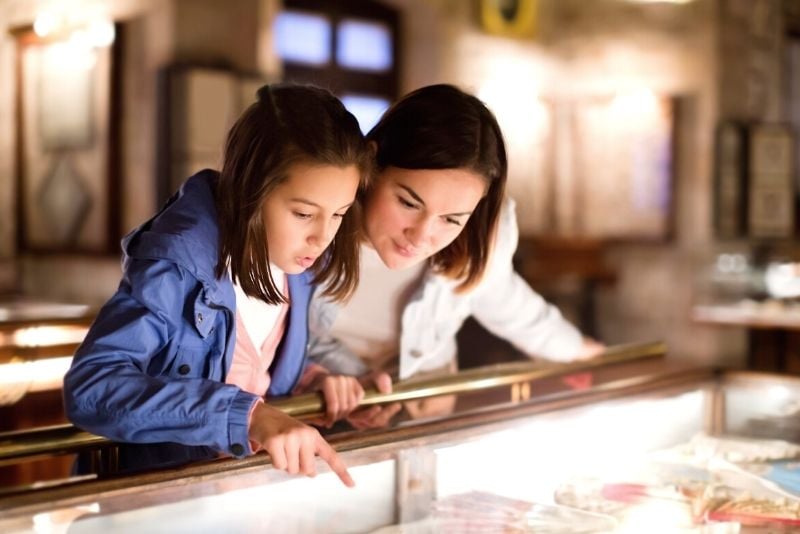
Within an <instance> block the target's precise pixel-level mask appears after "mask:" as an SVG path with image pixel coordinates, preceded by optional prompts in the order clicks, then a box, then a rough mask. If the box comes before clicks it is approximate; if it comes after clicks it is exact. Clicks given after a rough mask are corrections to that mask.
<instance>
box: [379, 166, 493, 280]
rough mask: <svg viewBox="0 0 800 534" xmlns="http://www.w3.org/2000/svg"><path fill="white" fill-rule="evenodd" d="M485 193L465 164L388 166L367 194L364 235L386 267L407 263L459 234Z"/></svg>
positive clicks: (402, 266) (480, 181) (480, 180)
mask: <svg viewBox="0 0 800 534" xmlns="http://www.w3.org/2000/svg"><path fill="white" fill-rule="evenodd" d="M485 192H486V182H485V181H484V179H483V178H482V177H481V176H480V175H478V174H475V173H473V172H472V171H468V170H465V169H437V170H427V169H423V170H409V169H401V168H398V167H388V168H387V169H386V170H384V171H383V172H382V173H381V174H380V176H379V177H378V180H377V183H376V184H375V185H374V187H373V188H372V189H371V191H370V193H369V196H368V197H367V201H366V206H365V211H364V229H365V231H366V233H367V238H368V239H369V241H370V243H371V244H372V246H373V247H374V248H375V250H376V251H377V252H378V255H379V256H380V257H381V260H383V263H385V264H386V266H387V267H389V268H390V269H405V268H408V267H412V266H414V265H417V264H419V263H420V262H421V261H423V260H425V259H427V258H429V257H431V256H433V255H434V254H436V253H437V252H439V251H440V250H442V249H443V248H445V247H446V246H447V245H449V244H450V243H452V242H453V240H454V239H455V238H456V237H458V234H459V233H460V232H461V230H463V229H464V226H465V225H466V224H467V221H468V220H469V217H470V215H471V214H472V212H473V211H474V210H475V207H476V206H477V205H478V202H479V201H480V200H481V198H482V197H483V195H484V194H485Z"/></svg>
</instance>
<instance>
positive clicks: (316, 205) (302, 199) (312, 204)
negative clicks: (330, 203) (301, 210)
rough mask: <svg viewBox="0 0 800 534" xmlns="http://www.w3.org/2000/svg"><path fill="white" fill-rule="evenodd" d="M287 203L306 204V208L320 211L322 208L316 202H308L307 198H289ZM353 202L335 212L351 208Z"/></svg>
mask: <svg viewBox="0 0 800 534" xmlns="http://www.w3.org/2000/svg"><path fill="white" fill-rule="evenodd" d="M289 202H298V203H300V204H306V205H308V206H313V207H315V208H319V209H322V206H320V205H319V204H317V203H316V202H313V201H311V200H308V199H307V198H290V199H289ZM354 202H355V200H353V202H348V203H347V204H345V205H344V206H342V207H341V208H339V209H337V210H336V211H339V210H343V209H346V208H349V207H350V206H352V205H353V203H354Z"/></svg>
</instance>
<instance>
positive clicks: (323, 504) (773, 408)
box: [0, 364, 800, 533]
mask: <svg viewBox="0 0 800 534" xmlns="http://www.w3.org/2000/svg"><path fill="white" fill-rule="evenodd" d="M623 374H624V373H623ZM533 389H534V390H537V391H538V388H537V384H533ZM544 390H546V388H544ZM544 390H543V391H544ZM494 400H495V401H496V400H502V399H498V398H497V395H495V399H494ZM463 405H469V406H471V407H470V408H469V409H466V410H463V411H461V412H458V413H454V414H451V415H449V416H447V417H440V418H435V419H428V420H420V421H405V422H401V423H398V424H396V425H394V426H393V427H391V428H387V429H381V430H372V431H366V432H353V431H350V432H340V433H336V434H333V435H330V436H329V439H330V441H331V443H332V444H334V446H335V447H336V449H337V450H339V451H340V453H341V455H342V458H343V460H344V461H345V462H346V463H347V465H348V466H349V469H350V472H351V474H352V475H353V478H354V479H355V482H356V487H355V488H353V489H348V488H346V487H345V486H343V485H342V484H341V482H339V480H338V478H337V477H336V476H335V475H334V474H332V473H331V472H329V471H328V470H327V468H326V466H325V465H324V464H323V463H322V462H319V465H318V470H319V471H320V474H319V475H317V476H316V477H315V478H304V477H297V476H290V475H287V474H285V473H283V472H279V471H276V470H274V469H272V468H271V466H270V465H269V461H268V457H267V456H266V455H263V454H259V455H256V456H253V457H250V458H247V459H244V460H231V459H221V460H218V461H214V462H209V463H205V464H198V465H192V466H188V467H185V468H183V469H175V470H170V471H162V472H157V473H147V474H142V475H136V476H132V477H119V478H114V477H110V478H106V479H102V480H85V481H72V482H71V483H69V484H64V485H59V486H57V487H44V488H38V489H32V488H27V489H26V490H25V491H17V492H15V491H10V492H6V495H5V496H3V498H0V531H2V532H64V531H66V530H67V529H68V530H69V532H74V533H78V532H81V533H82V532H86V533H91V532H108V531H113V532H128V531H130V532H134V531H135V532H140V531H148V532H190V531H191V532H197V531H224V532H251V531H265V530H267V531H271V532H370V531H376V530H377V531H380V532H442V531H444V532H447V531H449V532H453V531H461V530H462V529H460V528H458V527H453V523H452V522H451V523H448V522H447V521H452V520H453V517H454V516H453V514H454V513H455V516H456V517H457V516H458V514H459V513H461V515H462V516H463V514H464V513H465V512H453V507H452V506H451V505H452V504H453V503H455V507H456V508H455V509H456V510H457V509H458V506H459V505H464V503H466V506H467V507H468V508H469V513H474V512H475V510H476V509H479V508H481V507H484V508H487V509H489V508H491V509H493V510H496V509H498V506H499V505H498V503H501V504H502V505H503V506H505V507H506V508H508V507H509V506H511V505H512V504H513V506H518V509H519V510H522V512H519V514H518V516H519V517H517V519H516V520H517V527H515V528H517V530H514V529H511V530H509V526H508V525H501V526H502V528H500V526H498V525H497V524H493V525H492V526H491V528H490V525H489V524H485V525H483V527H485V528H481V527H480V526H478V527H475V524H474V523H468V524H470V525H473V527H474V528H478V529H479V530H478V531H481V532H483V531H492V530H493V528H494V529H495V530H496V531H498V532H500V531H505V532H508V531H520V532H522V531H531V532H533V531H535V532H543V531H546V532H600V531H608V532H709V533H710V532H715V533H716V532H751V531H752V532H783V531H786V532H789V531H791V530H785V529H791V528H796V527H789V526H787V525H789V524H790V523H782V524H781V523H776V524H773V525H772V526H771V527H770V528H769V529H764V528H759V527H755V526H747V525H744V526H743V525H740V523H741V521H733V520H731V521H721V520H720V521H716V522H704V523H703V524H698V523H697V522H695V523H692V522H691V521H690V522H689V523H687V522H686V520H685V518H684V519H679V520H678V523H676V524H674V525H671V524H670V523H669V522H668V521H666V520H665V518H664V517H663V510H662V511H661V512H659V513H661V515H658V513H656V512H653V511H652V510H651V511H650V512H648V513H649V514H650V515H648V514H644V516H642V515H641V514H640V515H639V516H636V517H635V521H637V522H636V523H635V526H631V524H626V521H627V520H629V519H630V517H628V518H623V519H620V516H619V515H618V516H617V517H616V518H613V515H607V514H605V515H604V514H594V512H593V511H592V510H591V507H584V508H585V512H584V515H583V516H581V517H582V518H581V520H580V521H579V520H577V519H575V517H572V516H569V514H573V513H579V512H577V511H576V510H574V509H573V508H571V507H565V506H563V504H564V499H563V498H559V495H561V496H562V497H563V494H564V492H565V491H567V490H569V489H570V487H572V486H573V485H574V484H575V483H576V481H587V480H595V481H597V480H604V481H614V482H617V483H618V482H620V481H630V480H634V478H631V477H641V466H642V465H645V464H651V463H652V461H653V460H652V458H653V457H652V453H653V451H665V450H667V451H669V450H676V449H675V448H676V447H678V446H681V445H684V444H687V443H690V442H691V441H692V439H693V438H695V439H696V437H697V436H708V438H707V439H714V438H712V437H713V436H739V437H742V436H745V437H746V436H750V437H757V438H769V439H772V440H776V439H784V440H788V441H792V442H798V441H800V422H798V421H797V419H798V418H797V412H798V410H800V379H796V378H789V377H783V376H778V375H767V374H755V373H743V372H717V371H714V370H709V369H700V370H698V369H685V368H683V369H681V368H675V367H672V366H667V365H663V364H658V365H653V366H650V367H649V368H648V369H647V370H646V372H642V369H639V371H637V372H636V373H632V374H631V373H628V376H620V374H619V373H617V376H616V377H614V376H608V377H606V378H602V377H601V378H600V379H599V380H598V381H597V382H596V383H595V385H594V386H593V387H591V388H588V389H584V390H582V391H564V390H558V388H554V389H553V391H551V392H549V393H543V394H541V395H533V396H532V397H531V398H530V399H529V400H527V401H519V400H518V401H517V402H508V399H507V398H506V399H505V402H499V403H496V402H493V403H488V404H481V403H479V402H475V401H474V400H473V402H470V403H464V404H463ZM758 443H761V442H758ZM770 443H778V442H770ZM786 446H787V447H789V445H788V444H787V445H786ZM791 447H794V446H791ZM791 447H790V449H789V451H790V452H789V454H788V456H793V455H794V454H795V450H800V447H798V448H796V449H795V448H791ZM693 468H697V465H694V466H693ZM742 477H744V475H742ZM740 478H741V477H740ZM756 478H758V477H756ZM636 480H637V484H638V483H639V482H641V478H639V479H636ZM758 480H761V479H758ZM761 481H762V482H763V480H761ZM728 483H731V482H730V481H727V482H726V484H728ZM739 483H741V484H743V486H745V487H744V488H743V491H749V492H751V493H752V492H753V491H756V492H758V491H762V490H763V491H762V492H767V493H769V492H770V491H771V490H774V492H773V493H774V495H778V494H780V493H781V491H780V488H777V487H776V486H775V485H774V484H773V485H772V486H770V483H769V482H763V484H762V483H761V482H758V483H755V482H753V480H750V479H748V478H746V477H744V478H741V480H737V481H735V482H734V483H731V484H739ZM609 487H613V488H616V489H617V491H619V488H620V487H623V488H624V489H625V491H626V492H628V493H630V491H631V488H638V489H637V491H638V490H640V489H641V488H643V487H644V486H642V485H634V484H627V483H626V484H625V485H620V484H615V485H607V486H606V487H605V488H604V489H603V491H606V492H607V491H608V488H609ZM754 488H755V489H754ZM770 488H771V489H770ZM775 492H777V493H775ZM774 495H773V496H774ZM781 498H783V499H784V501H783V502H790V504H792V499H794V496H793V492H791V491H785V492H784V494H782V496H781ZM475 499H478V501H477V502H478V503H479V504H477V505H476V504H475V503H476V501H475ZM481 499H482V500H481ZM623 500H625V499H623ZM655 500H656V502H659V499H655ZM459 503H460V504H459ZM480 503H482V504H480ZM573 504H574V503H573ZM448 506H450V508H448ZM513 506H511V507H512V508H513ZM492 507H494V508H492ZM499 507H500V508H502V506H499ZM508 509H510V508H508ZM437 510H438V512H437ZM442 510H450V511H449V512H447V513H445V514H444V515H443V513H442ZM448 514H449V515H448ZM559 514H561V517H562V519H563V518H564V517H567V518H568V519H567V520H566V522H564V521H562V522H561V523H560V524H561V527H555V526H552V527H547V528H549V530H546V529H545V528H538V529H537V528H535V527H534V526H533V525H536V524H537V523H536V521H537V520H545V519H542V518H547V517H551V516H554V515H555V516H558V515H559ZM564 514H567V515H566V516H565V515H564ZM592 514H594V515H592ZM609 518H610V519H609ZM507 519H508V517H506V520H507ZM673 519H674V518H673ZM519 521H522V523H519ZM593 521H594V523H593ZM603 521H610V522H607V523H603ZM648 521H649V523H648ZM665 521H666V522H665ZM680 521H683V523H681V522H680ZM456 524H458V523H456ZM582 524H584V525H589V526H586V528H584V529H583V530H582V529H581V528H582V527H581V526H580V525H582ZM644 524H647V525H649V526H648V527H647V528H646V530H641V528H643V527H642V525H644ZM448 525H449V526H448ZM592 525H594V526H592ZM601 525H605V526H601ZM462 526H463V524H462ZM495 527H497V528H495ZM570 529H571V530H570ZM587 529H588V530H587ZM782 529H783V530H782Z"/></svg>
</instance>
